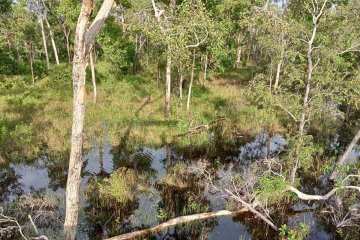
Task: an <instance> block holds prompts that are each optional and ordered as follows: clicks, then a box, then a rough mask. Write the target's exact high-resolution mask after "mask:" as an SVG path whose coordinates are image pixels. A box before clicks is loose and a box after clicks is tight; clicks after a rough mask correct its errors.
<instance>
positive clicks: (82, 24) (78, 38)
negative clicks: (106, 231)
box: [64, 0, 114, 240]
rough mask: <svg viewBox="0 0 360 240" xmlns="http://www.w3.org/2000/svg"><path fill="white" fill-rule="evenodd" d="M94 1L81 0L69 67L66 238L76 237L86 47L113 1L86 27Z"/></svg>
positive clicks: (106, 1) (107, 1)
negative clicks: (70, 106)
mask: <svg viewBox="0 0 360 240" xmlns="http://www.w3.org/2000/svg"><path fill="white" fill-rule="evenodd" d="M93 4H94V2H93V0H83V2H82V6H81V11H80V14H79V18H78V22H77V26H76V31H75V43H74V59H73V70H72V79H73V92H74V98H73V122H72V132H71V151H70V160H69V170H68V178H67V183H66V201H65V206H66V211H65V222H64V232H65V234H66V239H68V240H74V239H75V237H76V228H77V223H78V216H79V205H80V181H81V167H82V147H83V129H84V118H85V95H86V89H85V77H86V63H87V59H88V57H89V53H90V52H89V50H91V47H92V44H93V43H94V42H95V38H96V36H97V34H98V33H99V31H100V29H101V28H102V26H103V25H104V22H105V19H106V17H107V16H108V14H109V12H110V10H111V7H112V6H113V4H114V0H105V1H104V2H103V4H102V6H101V8H100V10H99V12H98V14H97V16H96V17H95V19H94V21H93V23H92V24H91V26H90V27H89V29H88V30H87V24H88V22H89V19H90V16H91V13H92V11H93Z"/></svg>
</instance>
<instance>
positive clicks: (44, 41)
mask: <svg viewBox="0 0 360 240" xmlns="http://www.w3.org/2000/svg"><path fill="white" fill-rule="evenodd" d="M39 23H40V27H41V35H42V40H43V46H44V52H45V58H46V67H47V68H48V69H49V66H50V64H49V53H48V49H47V45H46V36H45V30H44V22H43V20H42V19H41V18H39Z"/></svg>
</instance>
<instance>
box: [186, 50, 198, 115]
mask: <svg viewBox="0 0 360 240" xmlns="http://www.w3.org/2000/svg"><path fill="white" fill-rule="evenodd" d="M195 57H196V56H195V49H194V50H193V59H192V64H191V76H190V85H189V92H188V98H187V102H186V111H187V112H189V109H190V98H191V89H192V86H193V82H194V71H195Z"/></svg>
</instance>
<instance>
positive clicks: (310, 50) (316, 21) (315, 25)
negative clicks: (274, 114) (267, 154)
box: [290, 0, 327, 185]
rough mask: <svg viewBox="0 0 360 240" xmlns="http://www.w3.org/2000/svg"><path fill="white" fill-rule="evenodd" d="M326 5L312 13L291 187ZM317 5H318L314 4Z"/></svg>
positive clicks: (301, 141)
mask: <svg viewBox="0 0 360 240" xmlns="http://www.w3.org/2000/svg"><path fill="white" fill-rule="evenodd" d="M326 3H327V0H325V1H324V3H323V5H322V7H321V8H318V9H319V10H318V12H316V13H312V14H313V16H312V19H313V30H312V35H311V38H310V40H309V41H308V49H307V62H308V68H307V77H306V87H305V94H304V98H303V104H302V113H301V118H300V122H299V130H298V141H299V142H298V143H297V146H296V150H295V163H294V166H293V169H292V171H291V174H290V183H291V184H292V185H293V184H294V182H295V177H296V172H297V169H298V167H299V164H300V151H301V147H302V145H303V140H304V139H303V135H304V127H305V124H306V117H307V115H308V110H309V97H310V89H311V80H312V75H313V70H314V66H313V60H312V54H313V50H314V46H313V44H314V41H315V37H316V33H317V29H318V24H319V19H320V17H321V16H322V14H323V10H324V8H325V5H326ZM316 4H318V3H316Z"/></svg>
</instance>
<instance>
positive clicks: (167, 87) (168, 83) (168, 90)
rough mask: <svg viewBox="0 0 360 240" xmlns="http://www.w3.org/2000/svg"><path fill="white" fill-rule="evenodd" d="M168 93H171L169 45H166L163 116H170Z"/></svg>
mask: <svg viewBox="0 0 360 240" xmlns="http://www.w3.org/2000/svg"><path fill="white" fill-rule="evenodd" d="M170 94H171V47H170V45H168V49H167V57H166V76H165V118H168V117H169V116H170Z"/></svg>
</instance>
